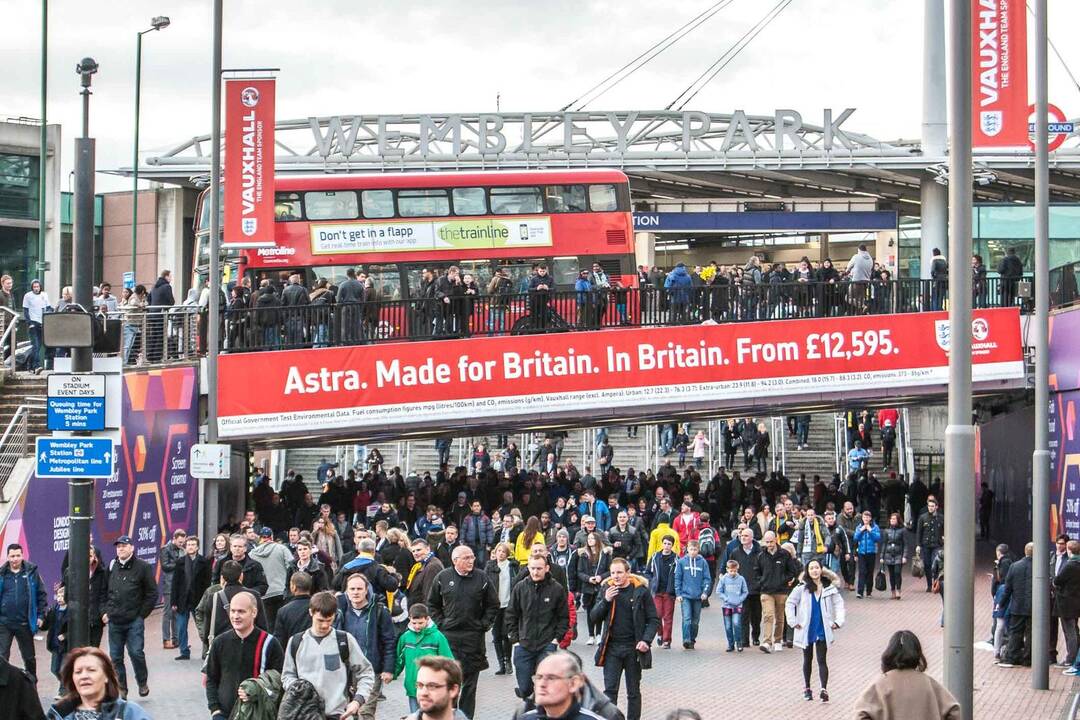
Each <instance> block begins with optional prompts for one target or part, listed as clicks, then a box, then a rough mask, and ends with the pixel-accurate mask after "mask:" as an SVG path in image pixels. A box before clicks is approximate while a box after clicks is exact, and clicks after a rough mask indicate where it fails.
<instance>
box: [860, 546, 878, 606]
mask: <svg viewBox="0 0 1080 720" xmlns="http://www.w3.org/2000/svg"><path fill="white" fill-rule="evenodd" d="M876 567H877V555H860V556H859V581H858V585H856V588H857V589H856V592H857V593H858V594H859V595H865V596H867V597H870V595H871V593H873V592H874V569H875V568H876Z"/></svg>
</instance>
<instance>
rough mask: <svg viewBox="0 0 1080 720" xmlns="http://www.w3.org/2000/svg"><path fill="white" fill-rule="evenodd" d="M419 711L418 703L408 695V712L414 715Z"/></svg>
mask: <svg viewBox="0 0 1080 720" xmlns="http://www.w3.org/2000/svg"><path fill="white" fill-rule="evenodd" d="M419 709H420V703H419V702H418V701H417V700H416V698H414V697H413V696H412V695H409V712H410V713H414V712H416V711H417V710H419Z"/></svg>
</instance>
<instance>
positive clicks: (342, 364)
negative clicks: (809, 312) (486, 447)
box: [218, 308, 1024, 437]
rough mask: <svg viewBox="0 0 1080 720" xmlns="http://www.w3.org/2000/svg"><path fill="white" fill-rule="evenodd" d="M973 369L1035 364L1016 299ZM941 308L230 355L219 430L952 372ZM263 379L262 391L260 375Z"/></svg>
mask: <svg viewBox="0 0 1080 720" xmlns="http://www.w3.org/2000/svg"><path fill="white" fill-rule="evenodd" d="M971 334H972V360H973V362H974V370H973V376H974V380H976V381H983V380H1005V379H1013V378H1021V377H1023V374H1024V366H1023V351H1022V348H1021V340H1020V316H1019V310H1018V309H1016V308H1003V309H988V310H977V311H975V317H974V319H973V321H972V324H971ZM949 347H950V337H949V322H948V315H947V313H944V312H934V313H912V314H907V315H876V316H875V315H869V316H861V317H850V318H828V319H826V318H811V319H805V320H787V321H770V322H757V323H735V324H725V325H715V324H712V325H685V326H678V327H658V328H625V329H612V330H604V331H602V332H590V333H558V334H551V335H539V336H529V337H514V338H505V337H490V338H473V339H458V340H444V341H432V342H413V343H391V344H377V345H361V346H352V347H340V348H322V349H314V350H290V351H278V352H262V353H237V354H230V355H223V356H221V357H220V358H219V361H218V362H219V365H218V378H219V380H218V388H219V395H218V413H219V419H218V427H219V434H220V435H221V437H259V436H261V437H265V436H266V434H267V433H274V434H285V433H296V432H311V429H312V428H320V429H332V428H358V427H372V426H376V427H379V428H383V429H385V428H387V427H390V426H393V425H394V424H395V423H400V424H406V423H417V422H431V421H444V420H458V419H460V418H462V417H470V416H471V417H478V416H485V417H493V418H497V417H500V416H521V415H536V414H538V413H544V412H561V411H572V410H594V409H596V408H617V407H640V406H641V405H642V404H653V403H671V402H685V403H692V402H706V401H709V400H710V399H717V398H723V399H740V398H755V397H760V396H761V395H763V394H777V393H779V394H784V395H790V394H799V393H807V394H817V393H822V392H834V391H842V390H850V389H851V388H871V387H873V388H900V387H912V386H919V385H933V384H943V383H946V382H947V381H948V351H949ZM252 378H258V379H259V383H258V384H259V389H258V392H251V391H250V387H251V379H252Z"/></svg>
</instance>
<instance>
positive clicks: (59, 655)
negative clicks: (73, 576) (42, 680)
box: [44, 586, 71, 698]
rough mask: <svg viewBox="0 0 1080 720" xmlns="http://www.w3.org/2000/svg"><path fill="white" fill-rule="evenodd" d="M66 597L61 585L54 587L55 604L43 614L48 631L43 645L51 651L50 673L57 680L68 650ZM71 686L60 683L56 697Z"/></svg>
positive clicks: (65, 692)
mask: <svg viewBox="0 0 1080 720" xmlns="http://www.w3.org/2000/svg"><path fill="white" fill-rule="evenodd" d="M67 613H68V610H67V599H66V598H65V597H64V588H63V586H58V587H57V588H56V604H54V605H53V606H52V607H51V608H49V612H48V613H47V614H46V615H45V623H44V628H45V629H47V630H48V631H49V634H48V636H47V637H46V638H45V647H46V648H47V649H48V651H49V652H50V653H52V666H51V668H50V669H51V670H52V674H53V677H55V678H56V679H57V680H58V681H59V680H60V667H61V666H62V665H63V664H64V657H65V656H66V655H67V651H68V642H67V635H68V616H67ZM70 689H71V688H65V687H64V686H63V685H60V689H59V690H58V691H57V693H56V697H58V698H59V697H61V696H63V695H66V694H67V691H68V690H70Z"/></svg>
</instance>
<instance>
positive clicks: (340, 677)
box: [281, 591, 375, 720]
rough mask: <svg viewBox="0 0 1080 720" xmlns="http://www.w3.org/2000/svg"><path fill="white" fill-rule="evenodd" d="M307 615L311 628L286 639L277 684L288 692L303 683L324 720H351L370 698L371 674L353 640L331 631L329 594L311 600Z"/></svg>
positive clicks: (333, 614) (333, 604)
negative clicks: (329, 719)
mask: <svg viewBox="0 0 1080 720" xmlns="http://www.w3.org/2000/svg"><path fill="white" fill-rule="evenodd" d="M309 612H310V614H311V628H310V629H309V630H305V631H304V632H302V633H300V634H298V635H293V636H292V637H291V638H289V647H288V648H287V649H286V651H285V664H284V667H285V669H284V670H283V671H282V673H281V684H282V686H283V687H284V688H285V691H286V692H288V690H289V687H290V686H291V685H293V684H294V683H296V681H297V680H306V681H308V682H309V683H311V685H312V686H313V687H314V688H315V692H316V693H318V695H319V697H320V698H321V699H322V701H323V705H324V712H325V713H326V715H327V716H328V717H330V716H332V717H339V718H341V720H347V719H348V718H355V717H357V716H358V715H359V713H360V708H361V707H362V706H363V705H364V703H365V701H366V700H367V699H368V698H369V697H371V694H372V689H373V688H374V686H375V671H374V670H373V669H372V667H371V663H370V662H368V659H367V658H366V657H365V656H364V653H363V651H362V650H361V649H360V645H359V644H358V643H357V642H356V640H355V639H354V638H353V636H352V635H350V634H349V633H347V632H345V631H344V630H337V629H335V628H334V622H335V619H336V618H337V615H338V602H337V599H336V598H335V597H334V594H333V593H332V592H328V591H323V592H321V593H316V594H315V595H314V596H312V598H311V609H310V611H309ZM327 641H328V642H327Z"/></svg>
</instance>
